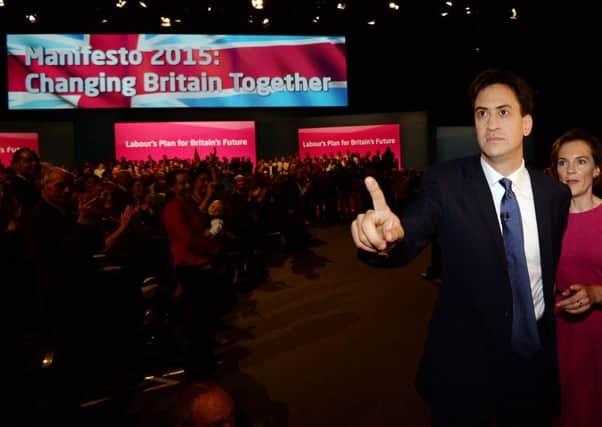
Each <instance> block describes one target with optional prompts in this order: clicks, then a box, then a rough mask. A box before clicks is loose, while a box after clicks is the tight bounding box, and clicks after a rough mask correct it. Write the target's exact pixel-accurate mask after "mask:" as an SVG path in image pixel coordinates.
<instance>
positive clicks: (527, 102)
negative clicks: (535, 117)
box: [469, 68, 533, 117]
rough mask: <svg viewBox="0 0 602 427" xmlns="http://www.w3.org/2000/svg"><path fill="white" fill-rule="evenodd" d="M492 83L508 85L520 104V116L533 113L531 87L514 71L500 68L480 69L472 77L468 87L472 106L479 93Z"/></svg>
mask: <svg viewBox="0 0 602 427" xmlns="http://www.w3.org/2000/svg"><path fill="white" fill-rule="evenodd" d="M494 84H501V85H504V86H508V87H509V88H510V89H511V90H512V91H513V92H514V94H515V95H516V97H517V99H518V103H519V104H520V110H521V111H520V112H521V116H523V117H524V116H526V115H527V114H533V89H532V88H531V86H530V85H529V84H528V83H527V81H526V80H525V79H523V78H522V77H521V76H519V75H518V74H517V73H515V72H514V71H512V70H506V69H502V68H489V69H487V70H484V71H481V72H480V73H479V74H477V76H476V77H475V78H474V80H473V81H472V83H471V84H470V88H469V95H470V100H471V104H472V107H473V108H474V106H475V101H476V99H477V96H478V95H479V93H480V92H481V91H482V90H483V89H485V88H486V87H489V86H491V85H494Z"/></svg>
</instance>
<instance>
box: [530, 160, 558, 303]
mask: <svg viewBox="0 0 602 427" xmlns="http://www.w3.org/2000/svg"><path fill="white" fill-rule="evenodd" d="M529 176H530V177H531V186H532V188H533V201H534V204H535V216H536V218H537V234H538V238H539V256H540V259H541V261H540V262H541V271H542V280H543V285H544V286H543V290H544V296H545V300H546V304H547V301H550V300H549V298H550V297H551V294H550V292H551V289H552V287H551V286H549V284H550V283H553V281H554V278H553V277H550V275H549V274H548V272H550V271H553V269H552V246H551V239H550V236H552V235H553V234H552V233H551V230H550V216H549V212H550V204H549V202H548V199H547V197H546V193H545V191H543V190H542V189H543V188H544V186H543V185H542V183H541V176H540V175H538V174H537V173H532V172H531V171H529Z"/></svg>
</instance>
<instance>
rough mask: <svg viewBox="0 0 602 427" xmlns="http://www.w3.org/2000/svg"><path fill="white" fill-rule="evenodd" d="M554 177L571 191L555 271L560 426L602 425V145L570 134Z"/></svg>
mask: <svg viewBox="0 0 602 427" xmlns="http://www.w3.org/2000/svg"><path fill="white" fill-rule="evenodd" d="M551 168H552V173H553V174H554V175H555V176H556V177H557V178H558V179H559V180H560V182H562V183H564V184H566V185H568V186H569V188H570V189H571V195H572V198H571V206H570V208H569V220H568V224H567V227H566V231H565V232H564V236H563V239H562V251H561V253H560V262H559V263H558V270H557V271H556V285H557V287H558V290H557V294H558V295H557V303H556V308H557V313H556V314H557V316H556V334H557V340H558V368H559V372H560V391H561V393H562V396H561V397H562V406H561V412H560V420H559V423H558V424H557V425H558V426H559V427H590V426H602V393H601V392H602V198H600V197H599V196H598V195H596V194H595V193H594V191H593V189H594V187H595V185H596V183H597V182H600V180H601V178H600V172H601V168H602V142H601V141H600V139H598V138H597V137H596V136H595V135H593V134H592V133H591V132H590V131H588V130H586V129H579V128H577V129H571V130H569V131H568V132H566V133H564V134H563V135H561V136H560V137H559V138H558V139H557V140H556V141H555V142H554V145H553V147H552V154H551Z"/></svg>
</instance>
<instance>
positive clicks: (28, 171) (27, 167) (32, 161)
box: [13, 150, 40, 180]
mask: <svg viewBox="0 0 602 427" xmlns="http://www.w3.org/2000/svg"><path fill="white" fill-rule="evenodd" d="M13 167H14V168H15V171H16V172H17V174H19V175H22V176H24V177H25V178H27V179H30V180H34V179H36V178H37V177H38V174H39V171H40V159H38V156H37V155H36V154H35V153H32V152H31V151H27V150H26V151H23V152H22V153H21V155H20V156H19V160H17V161H16V162H15V164H14V165H13Z"/></svg>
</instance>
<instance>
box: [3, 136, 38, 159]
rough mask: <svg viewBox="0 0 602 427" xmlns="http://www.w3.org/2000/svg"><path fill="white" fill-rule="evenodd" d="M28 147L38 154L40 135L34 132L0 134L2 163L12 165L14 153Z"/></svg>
mask: <svg viewBox="0 0 602 427" xmlns="http://www.w3.org/2000/svg"><path fill="white" fill-rule="evenodd" d="M23 147H28V148H31V149H32V150H33V151H35V152H36V153H39V149H38V134H37V133H33V132H0V162H2V164H3V165H4V166H8V165H10V162H11V161H12V159H13V153H14V152H15V151H17V150H18V149H19V148H23Z"/></svg>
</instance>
